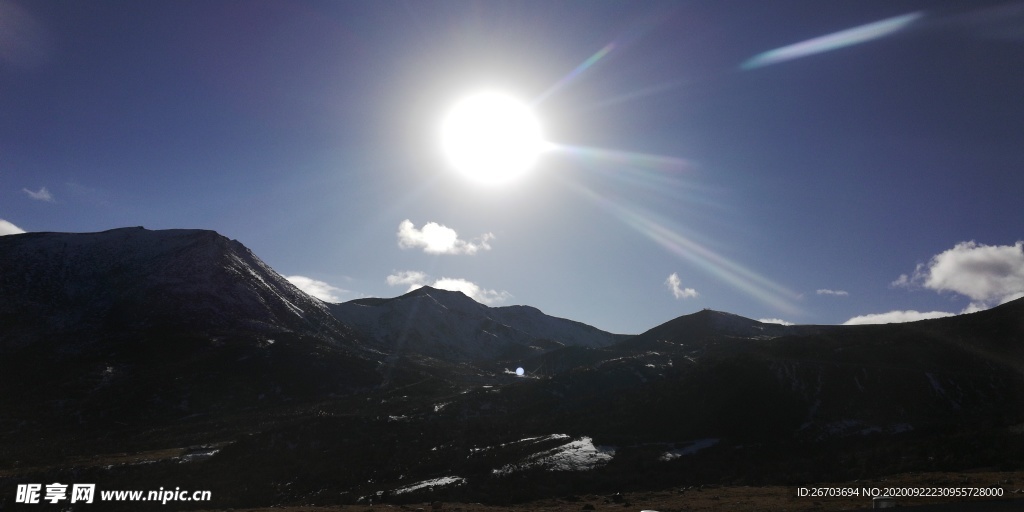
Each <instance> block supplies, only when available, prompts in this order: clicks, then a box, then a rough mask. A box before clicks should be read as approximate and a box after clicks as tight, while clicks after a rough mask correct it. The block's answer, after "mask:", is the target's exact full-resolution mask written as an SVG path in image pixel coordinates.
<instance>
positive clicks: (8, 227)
mask: <svg viewBox="0 0 1024 512" xmlns="http://www.w3.org/2000/svg"><path fill="white" fill-rule="evenodd" d="M24 232H25V230H24V229H21V228H19V227H18V226H15V225H14V224H11V223H10V222H7V221H6V220H3V219H0V236H3V235H17V234H19V233H24Z"/></svg>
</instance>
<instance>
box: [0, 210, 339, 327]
mask: <svg viewBox="0 0 1024 512" xmlns="http://www.w3.org/2000/svg"><path fill="white" fill-rule="evenodd" d="M0 267H2V268H5V271H6V272H5V274H7V278H6V279H0V296H12V297H13V296H20V297H23V298H24V299H25V300H23V301H21V305H20V306H17V307H15V305H13V304H12V305H7V307H5V305H3V304H0V317H5V316H7V317H9V318H17V319H20V320H19V321H24V322H29V323H32V322H36V323H39V324H40V325H47V326H49V327H48V328H49V329H51V330H57V331H60V330H62V329H71V328H72V327H74V328H86V327H88V328H90V329H100V330H102V329H104V328H105V327H104V326H108V325H117V326H121V327H122V328H125V329H127V328H128V327H129V326H130V327H132V328H137V327H141V326H150V327H152V326H154V325H162V324H163V323H166V322H172V323H184V324H188V325H189V326H191V327H199V326H202V327H203V328H209V329H221V328H223V329H227V328H235V327H238V326H241V325H245V326H247V327H246V328H247V329H256V330H266V329H269V330H275V331H276V330H289V331H291V330H305V329H309V328H310V323H311V322H312V323H315V324H317V325H316V326H313V327H312V328H314V329H319V328H320V324H324V323H325V322H327V323H332V324H333V323H334V319H333V317H331V316H330V314H329V313H328V312H327V310H326V309H325V308H324V307H323V306H322V304H320V303H319V302H318V301H316V300H315V299H311V298H309V297H308V296H307V295H306V294H304V293H302V292H301V291H299V290H298V289H297V288H295V287H294V285H292V284H291V283H289V282H288V281H287V280H285V279H284V278H283V277H282V276H280V275H279V274H278V273H277V272H274V271H273V269H271V268H270V267H269V266H268V265H267V264H266V263H264V262H263V261H261V260H260V259H259V258H258V257H256V256H255V255H254V254H253V253H252V251H250V250H249V249H248V248H246V247H245V246H244V245H242V244H241V243H240V242H238V241H235V240H231V239H229V238H227V237H225V236H223V235H221V234H219V233H217V232H216V231H211V230H200V229H167V230H148V229H145V228H142V227H132V228H118V229H111V230H107V231H100V232H94V233H48V232H36V233H26V234H24V235H18V236H9V237H2V239H0ZM314 319H316V320H314ZM191 327H190V328H191Z"/></svg>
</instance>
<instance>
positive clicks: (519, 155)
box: [441, 92, 544, 185]
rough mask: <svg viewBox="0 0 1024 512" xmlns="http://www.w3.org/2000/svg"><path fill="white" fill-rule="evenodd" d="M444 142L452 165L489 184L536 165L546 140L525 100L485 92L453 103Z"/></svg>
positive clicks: (467, 174)
mask: <svg viewBox="0 0 1024 512" xmlns="http://www.w3.org/2000/svg"><path fill="white" fill-rule="evenodd" d="M441 145H442V148H443V149H444V153H445V155H446V156H447V157H448V159H449V160H450V161H451V163H452V165H453V166H454V167H455V169H457V170H458V171H459V172H461V173H462V174H464V175H465V176H466V177H468V178H470V179H472V180H474V181H477V182H479V183H483V184H486V185H498V184H502V183H507V182H509V181H511V180H513V179H515V178H517V177H519V176H521V175H522V174H523V173H525V172H526V171H528V170H530V168H531V167H532V166H533V164H534V163H536V161H537V157H538V156H539V155H540V152H541V149H542V148H543V147H544V141H543V138H542V135H541V128H540V122H539V121H538V120H537V117H536V116H535V115H534V114H533V112H532V111H531V110H530V107H529V106H527V105H526V104H525V103H523V102H521V101H519V100H517V99H515V98H513V97H511V96H507V95H504V94H500V93H492V92H488V93H481V94H477V95H475V96H470V97H468V98H465V99H463V100H462V101H459V102H458V103H456V104H455V106H454V107H452V109H451V111H450V112H449V113H448V116H447V117H446V118H445V119H444V122H443V123H442V125H441Z"/></svg>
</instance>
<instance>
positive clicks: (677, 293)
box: [665, 272, 700, 299]
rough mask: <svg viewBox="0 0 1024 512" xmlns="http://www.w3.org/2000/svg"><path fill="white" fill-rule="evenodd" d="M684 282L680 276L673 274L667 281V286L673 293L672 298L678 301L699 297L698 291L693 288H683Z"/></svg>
mask: <svg viewBox="0 0 1024 512" xmlns="http://www.w3.org/2000/svg"><path fill="white" fill-rule="evenodd" d="M681 285H682V281H681V280H680V279H679V274H677V273H675V272H673V273H672V274H670V275H669V276H668V279H666V280H665V286H667V287H668V289H669V290H670V291H671V292H672V296H673V297H675V298H677V299H692V298H694V297H696V296H698V295H700V294H699V293H697V290H694V289H693V288H683V287H682V286H681Z"/></svg>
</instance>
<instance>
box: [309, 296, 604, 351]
mask: <svg viewBox="0 0 1024 512" xmlns="http://www.w3.org/2000/svg"><path fill="white" fill-rule="evenodd" d="M329 308H330V310H331V312H332V313H333V314H334V316H335V317H336V318H338V319H339V320H341V321H342V322H344V323H347V324H349V325H351V326H352V327H353V328H355V329H356V330H357V331H358V332H360V333H361V334H363V335H364V336H366V337H367V338H370V339H372V340H374V341H375V342H376V343H378V344H379V345H380V346H381V347H383V348H384V349H385V350H387V351H389V352H390V351H393V352H396V353H412V354H420V355H427V356H431V357H435V358H439V359H446V360H456V361H462V360H489V359H503V358H522V357H527V356H530V355H535V354H538V353H543V352H547V351H550V350H552V349H554V348H558V347H562V346H570V345H575V346H585V347H602V346H607V345H610V344H612V343H615V342H616V341H619V340H620V339H622V338H623V337H621V336H617V335H615V334H611V333H608V332H605V331H602V330H600V329H597V328H595V327H591V326H589V325H586V324H583V323H580V322H575V321H572V320H566V319H564V318H557V317H552V316H548V315H545V314H544V313H542V312H541V311H540V310H538V309H536V308H532V307H529V306H507V307H497V308H491V307H488V306H485V305H483V304H480V303H479V302H476V301H474V300H473V299H471V298H469V297H467V296H466V295H465V294H463V293H462V292H457V291H448V290H439V289H436V288H431V287H429V286H424V287H422V288H418V289H416V290H413V291H411V292H409V293H406V294H405V295H402V296H399V297H395V298H392V299H356V300H352V301H349V302H345V303H342V304H331V305H329Z"/></svg>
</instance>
